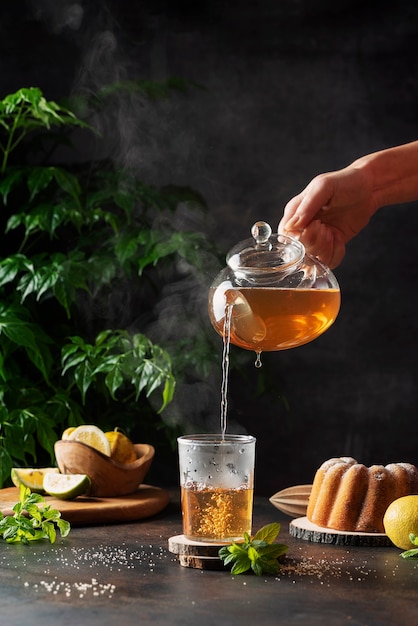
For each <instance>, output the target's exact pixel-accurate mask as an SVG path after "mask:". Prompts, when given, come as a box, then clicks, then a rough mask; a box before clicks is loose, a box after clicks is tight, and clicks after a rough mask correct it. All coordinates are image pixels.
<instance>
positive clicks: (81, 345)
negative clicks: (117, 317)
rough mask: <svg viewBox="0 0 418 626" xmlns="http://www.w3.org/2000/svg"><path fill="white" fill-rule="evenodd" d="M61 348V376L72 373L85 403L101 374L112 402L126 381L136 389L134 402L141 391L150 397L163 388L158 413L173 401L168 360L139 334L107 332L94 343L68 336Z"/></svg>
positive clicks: (167, 356) (157, 348) (165, 354)
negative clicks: (87, 394)
mask: <svg viewBox="0 0 418 626" xmlns="http://www.w3.org/2000/svg"><path fill="white" fill-rule="evenodd" d="M70 342H71V343H68V344H66V345H64V346H63V348H62V365H63V370H62V374H63V375H64V374H66V373H67V372H69V371H71V372H72V375H73V378H74V381H75V383H76V385H77V387H78V389H79V391H80V393H81V396H82V399H83V402H85V398H86V393H87V390H88V389H89V387H90V386H91V385H92V384H93V383H97V381H98V377H99V376H100V375H104V376H105V379H104V380H105V385H106V387H107V389H108V390H109V393H110V395H111V397H112V398H113V399H116V392H117V391H118V390H119V389H121V388H123V386H124V385H125V384H126V382H129V383H130V384H131V385H132V386H133V388H134V389H135V400H138V398H139V395H140V394H141V392H142V391H145V393H146V397H149V396H150V395H151V394H152V393H153V392H154V391H156V390H157V389H158V388H159V387H161V386H162V387H163V394H162V395H163V404H162V406H161V408H160V412H161V411H162V410H163V409H164V408H165V407H166V405H167V404H168V403H169V402H170V401H171V400H172V397H173V394H174V389H175V379H174V376H173V374H172V372H171V362H170V357H169V355H168V354H167V352H165V351H164V350H163V349H162V348H160V347H159V346H156V345H155V344H153V343H152V342H151V341H150V340H149V339H148V338H147V337H145V336H144V335H141V334H136V335H134V336H131V335H130V334H129V333H128V332H127V331H123V330H116V331H110V330H106V331H103V332H101V333H100V334H99V335H98V336H97V338H96V341H95V343H94V344H90V343H86V342H85V341H84V340H83V339H82V338H81V337H78V336H76V337H70Z"/></svg>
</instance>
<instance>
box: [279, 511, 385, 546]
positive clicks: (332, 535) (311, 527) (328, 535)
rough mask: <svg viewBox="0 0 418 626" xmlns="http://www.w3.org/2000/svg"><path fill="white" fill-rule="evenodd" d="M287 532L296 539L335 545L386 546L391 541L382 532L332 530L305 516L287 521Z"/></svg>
mask: <svg viewBox="0 0 418 626" xmlns="http://www.w3.org/2000/svg"><path fill="white" fill-rule="evenodd" d="M289 534H290V535H291V537H295V538H296V539H304V540H305V541H312V542H314V543H332V544H334V545H337V546H362V547H373V548H379V547H387V546H391V545H392V542H391V541H390V539H389V538H388V537H387V535H385V534H384V533H359V532H349V531H346V530H334V529H331V528H323V527H322V526H317V525H316V524H313V523H312V522H310V521H309V520H308V518H307V517H299V518H297V519H294V520H292V521H291V522H290V523H289Z"/></svg>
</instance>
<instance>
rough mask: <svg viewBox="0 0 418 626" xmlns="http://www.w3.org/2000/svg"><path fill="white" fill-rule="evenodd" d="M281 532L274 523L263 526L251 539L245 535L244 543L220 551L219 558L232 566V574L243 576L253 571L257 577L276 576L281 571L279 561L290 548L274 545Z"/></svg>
mask: <svg viewBox="0 0 418 626" xmlns="http://www.w3.org/2000/svg"><path fill="white" fill-rule="evenodd" d="M279 532H280V524H279V523H278V522H277V523H273V524H268V525H267V526H263V527H262V528H260V530H259V531H258V532H257V533H256V534H255V535H254V537H252V538H251V537H250V536H249V535H248V533H245V535H244V541H243V542H242V543H235V542H233V543H231V544H230V545H228V546H224V547H222V548H221V549H220V550H219V558H220V559H221V560H222V561H223V562H224V565H231V564H232V568H231V574H243V573H244V572H247V571H249V570H252V571H253V572H254V574H256V575H257V576H261V574H276V573H277V572H278V571H279V570H280V563H279V561H278V560H277V559H278V557H279V556H282V555H283V554H285V553H286V552H287V549H288V547H287V546H285V545H284V544H281V543H273V542H274V541H275V539H276V537H277V535H278V534H279Z"/></svg>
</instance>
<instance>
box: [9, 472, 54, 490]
mask: <svg viewBox="0 0 418 626" xmlns="http://www.w3.org/2000/svg"><path fill="white" fill-rule="evenodd" d="M58 472H59V469H58V468H57V467H43V468H34V467H13V468H12V471H11V473H10V477H11V479H12V482H13V484H14V486H15V487H17V488H19V487H20V485H25V487H29V489H30V490H31V491H32V492H33V493H44V479H45V476H46V475H47V474H58Z"/></svg>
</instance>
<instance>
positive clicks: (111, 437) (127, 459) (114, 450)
mask: <svg viewBox="0 0 418 626" xmlns="http://www.w3.org/2000/svg"><path fill="white" fill-rule="evenodd" d="M105 435H106V438H107V440H108V441H109V443H110V458H111V459H113V460H114V461H116V462H117V463H123V464H125V463H133V462H134V461H136V459H137V455H136V450H135V446H134V444H133V443H132V441H131V440H130V439H129V437H127V436H126V435H124V434H123V433H122V432H120V431H119V430H110V431H108V432H106V433H105Z"/></svg>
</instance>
